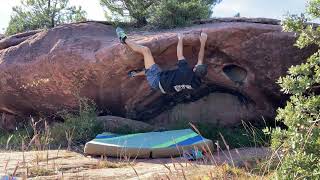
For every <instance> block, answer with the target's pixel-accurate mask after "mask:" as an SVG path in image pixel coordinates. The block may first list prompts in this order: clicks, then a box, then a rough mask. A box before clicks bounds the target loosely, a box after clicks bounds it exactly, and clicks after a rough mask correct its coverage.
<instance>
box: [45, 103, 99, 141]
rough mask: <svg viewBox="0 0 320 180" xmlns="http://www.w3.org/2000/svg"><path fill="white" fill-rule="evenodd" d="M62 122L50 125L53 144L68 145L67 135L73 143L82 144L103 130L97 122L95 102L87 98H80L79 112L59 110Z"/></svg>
mask: <svg viewBox="0 0 320 180" xmlns="http://www.w3.org/2000/svg"><path fill="white" fill-rule="evenodd" d="M59 114H60V115H61V116H62V118H63V119H64V122H63V123H57V124H55V125H54V126H53V127H51V136H52V138H53V144H54V145H62V146H63V147H65V146H66V145H68V139H67V136H69V138H70V140H71V141H72V144H73V145H80V144H84V143H86V142H87V141H89V140H92V139H93V138H94V137H95V136H96V135H97V134H98V133H101V132H102V131H103V128H102V126H101V125H100V124H99V123H98V122H97V110H96V106H95V103H94V102H93V101H91V100H89V99H86V98H81V99H80V107H79V112H76V113H71V112H67V111H64V112H60V113H59Z"/></svg>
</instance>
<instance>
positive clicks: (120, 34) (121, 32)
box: [116, 27, 127, 44]
mask: <svg viewBox="0 0 320 180" xmlns="http://www.w3.org/2000/svg"><path fill="white" fill-rule="evenodd" d="M116 33H117V36H118V38H119V40H120V42H121V43H122V44H125V43H126V39H127V34H126V33H125V32H124V30H123V29H122V28H120V27H117V29H116Z"/></svg>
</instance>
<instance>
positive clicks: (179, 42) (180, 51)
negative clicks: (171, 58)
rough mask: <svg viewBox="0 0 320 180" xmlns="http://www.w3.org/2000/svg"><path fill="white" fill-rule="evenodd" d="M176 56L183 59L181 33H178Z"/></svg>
mask: <svg viewBox="0 0 320 180" xmlns="http://www.w3.org/2000/svg"><path fill="white" fill-rule="evenodd" d="M177 57H178V60H184V59H185V58H184V56H183V34H180V33H179V34H178V46H177Z"/></svg>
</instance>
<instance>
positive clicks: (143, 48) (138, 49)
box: [125, 40, 155, 69]
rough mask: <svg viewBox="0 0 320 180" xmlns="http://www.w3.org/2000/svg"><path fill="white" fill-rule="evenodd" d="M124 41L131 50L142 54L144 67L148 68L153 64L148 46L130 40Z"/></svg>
mask: <svg viewBox="0 0 320 180" xmlns="http://www.w3.org/2000/svg"><path fill="white" fill-rule="evenodd" d="M125 42H126V44H127V45H128V46H129V47H130V48H131V49H132V50H133V51H135V52H138V53H140V54H142V55H143V59H144V67H145V68H146V69H149V68H150V67H151V66H152V65H154V64H155V62H154V59H153V56H152V54H151V51H150V49H149V48H148V47H146V46H142V45H139V44H137V43H135V42H133V41H130V40H126V41H125Z"/></svg>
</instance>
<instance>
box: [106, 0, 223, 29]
mask: <svg viewBox="0 0 320 180" xmlns="http://www.w3.org/2000/svg"><path fill="white" fill-rule="evenodd" d="M220 1H221V0H159V1H156V0H143V1H140V0H100V2H101V5H102V6H103V7H105V8H106V9H105V12H106V17H107V19H109V20H112V21H116V22H118V21H123V20H124V18H126V17H129V18H133V19H134V20H135V21H136V24H137V25H138V26H139V27H141V26H144V25H147V24H148V23H151V24H152V25H153V26H155V27H161V28H170V27H175V26H184V25H188V24H190V23H191V22H192V21H193V20H197V19H202V18H209V17H210V16H211V14H212V7H213V6H214V5H215V4H216V3H218V2H220ZM127 21H130V19H129V20H128V19H127Z"/></svg>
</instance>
